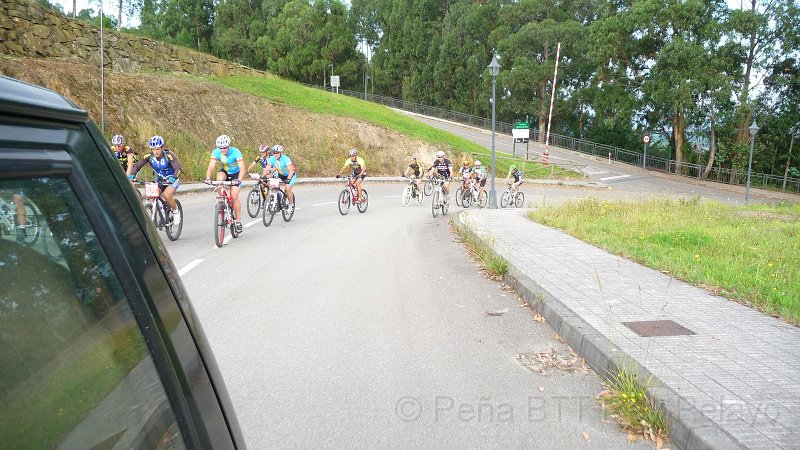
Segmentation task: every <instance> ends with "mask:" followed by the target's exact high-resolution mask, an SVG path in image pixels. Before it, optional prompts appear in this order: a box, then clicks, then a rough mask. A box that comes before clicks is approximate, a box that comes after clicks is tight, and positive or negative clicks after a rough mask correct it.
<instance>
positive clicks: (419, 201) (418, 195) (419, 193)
mask: <svg viewBox="0 0 800 450" xmlns="http://www.w3.org/2000/svg"><path fill="white" fill-rule="evenodd" d="M413 193H414V198H416V199H417V206H419V205H421V204H422V200H423V199H424V198H425V196H424V195H422V191H421V190H419V189H418V188H417V186H416V185H414V188H413Z"/></svg>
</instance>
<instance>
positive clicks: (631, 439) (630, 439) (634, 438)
mask: <svg viewBox="0 0 800 450" xmlns="http://www.w3.org/2000/svg"><path fill="white" fill-rule="evenodd" d="M639 439H641V436H639V435H638V434H633V433H628V442H636V441H638V440H639Z"/></svg>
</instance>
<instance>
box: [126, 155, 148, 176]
mask: <svg viewBox="0 0 800 450" xmlns="http://www.w3.org/2000/svg"><path fill="white" fill-rule="evenodd" d="M149 162H150V158H142V159H141V161H139V162H138V163H136V164H134V165H132V166H128V177H135V176H136V173H137V172H139V170H140V169H141V168H142V167H144V165H145V164H147V163H149Z"/></svg>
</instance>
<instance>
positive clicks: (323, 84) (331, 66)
mask: <svg viewBox="0 0 800 450" xmlns="http://www.w3.org/2000/svg"><path fill="white" fill-rule="evenodd" d="M328 67H330V68H331V76H333V63H330V64H328V65H327V66H325V69H327V68H328ZM323 76H325V79H324V80H322V90H323V91H327V90H328V88H327V87H325V86H326V85H325V83H326V82H327V81H328V80H327V74H323Z"/></svg>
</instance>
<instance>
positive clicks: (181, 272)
mask: <svg viewBox="0 0 800 450" xmlns="http://www.w3.org/2000/svg"><path fill="white" fill-rule="evenodd" d="M201 262H203V260H202V259H195V260H194V261H192V262H190V263H189V264H187V265H185V266H184V267H183V269H181V270H179V271H178V275H180V276H184V275H186V272H188V271H190V270H192V269H194V268H195V267H197V265H198V264H200V263H201Z"/></svg>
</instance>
